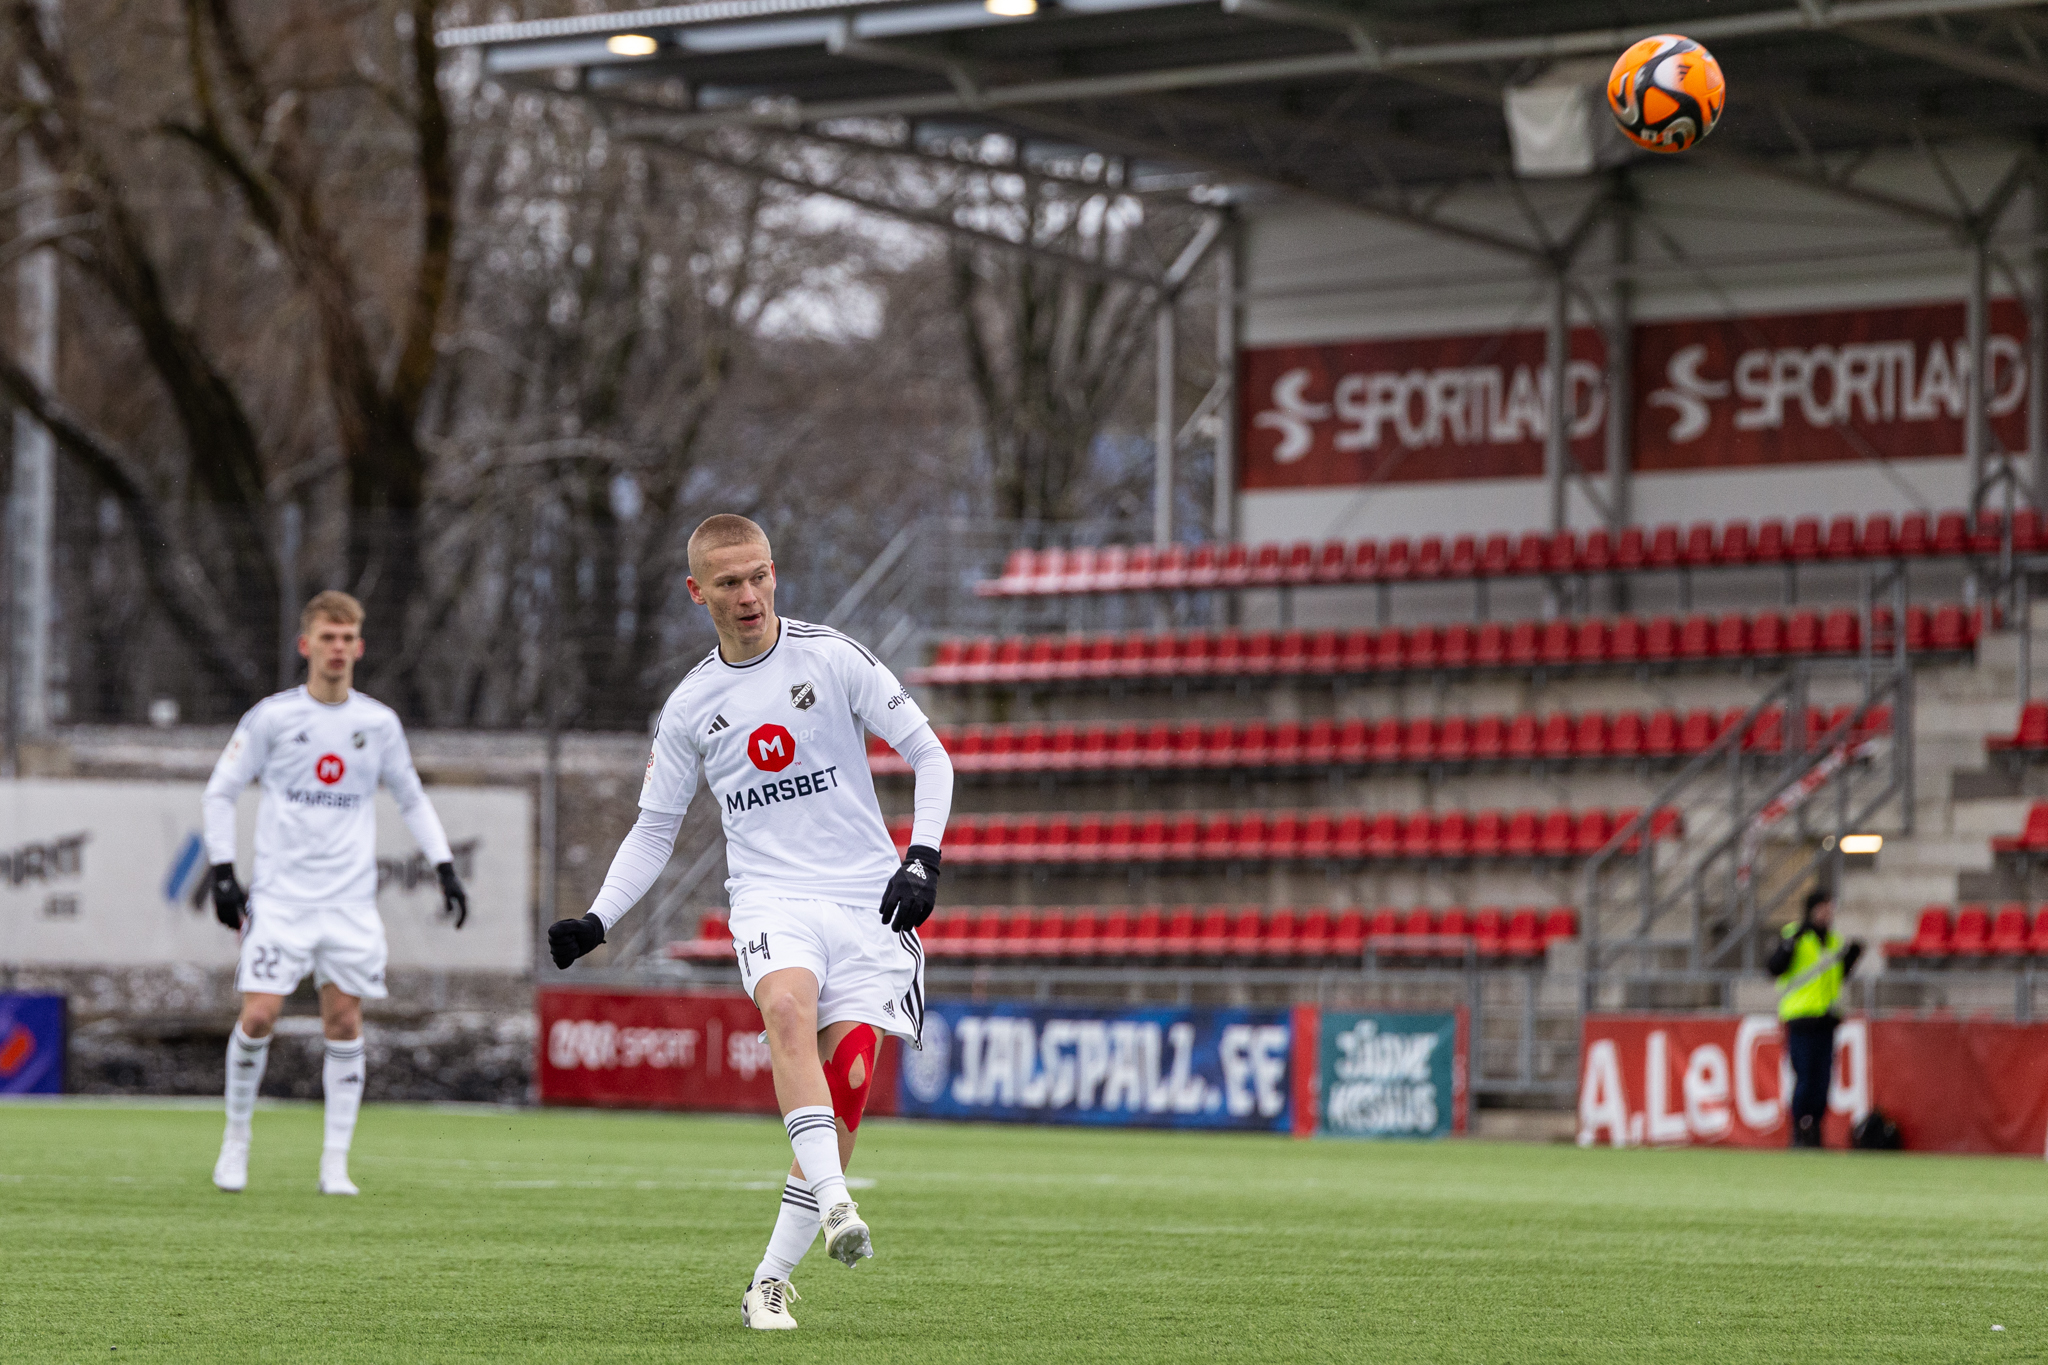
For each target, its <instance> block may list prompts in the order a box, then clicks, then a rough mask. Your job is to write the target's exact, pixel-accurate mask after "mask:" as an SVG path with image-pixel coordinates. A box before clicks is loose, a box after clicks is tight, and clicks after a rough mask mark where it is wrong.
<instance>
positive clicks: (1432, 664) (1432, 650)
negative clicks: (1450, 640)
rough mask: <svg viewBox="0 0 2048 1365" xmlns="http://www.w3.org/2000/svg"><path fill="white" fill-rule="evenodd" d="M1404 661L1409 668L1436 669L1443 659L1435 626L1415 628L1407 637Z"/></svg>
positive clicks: (1441, 647) (1439, 638)
mask: <svg viewBox="0 0 2048 1365" xmlns="http://www.w3.org/2000/svg"><path fill="white" fill-rule="evenodd" d="M1404 657H1405V660H1406V663H1407V666H1408V667H1409V668H1416V669H1421V668H1430V669H1433V668H1436V667H1438V665H1439V664H1440V663H1441V662H1442V659H1443V646H1442V643H1441V637H1440V636H1439V635H1438V633H1437V628H1436V627H1435V626H1417V627H1416V628H1415V629H1414V630H1413V631H1411V632H1410V633H1409V636H1408V647H1407V652H1406V654H1405V656H1404Z"/></svg>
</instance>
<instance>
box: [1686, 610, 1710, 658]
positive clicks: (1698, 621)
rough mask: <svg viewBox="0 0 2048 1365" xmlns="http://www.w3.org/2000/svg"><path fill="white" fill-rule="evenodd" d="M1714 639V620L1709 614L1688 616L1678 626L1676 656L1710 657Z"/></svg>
mask: <svg viewBox="0 0 2048 1365" xmlns="http://www.w3.org/2000/svg"><path fill="white" fill-rule="evenodd" d="M1715 642H1716V639H1715V629H1714V620H1713V618H1712V617H1710V616H1688V617H1686V618H1685V622H1684V624H1682V625H1680V626H1679V628H1678V657H1679V658H1681V659H1710V658H1712V657H1713V656H1714V653H1715V650H1714V645H1715Z"/></svg>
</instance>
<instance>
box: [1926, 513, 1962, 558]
mask: <svg viewBox="0 0 2048 1365" xmlns="http://www.w3.org/2000/svg"><path fill="white" fill-rule="evenodd" d="M1969 548H1970V523H1969V519H1968V518H1967V517H1965V516H1964V515H1963V514H1962V513H1961V512H1943V513H1941V514H1940V515H1939V516H1937V517H1936V518H1935V519H1934V547H1933V549H1932V551H1931V553H1933V554H1937V555H1960V554H1966V553H1968V551H1969Z"/></svg>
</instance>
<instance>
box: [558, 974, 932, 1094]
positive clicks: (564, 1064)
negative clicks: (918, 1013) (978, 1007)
mask: <svg viewBox="0 0 2048 1365" xmlns="http://www.w3.org/2000/svg"><path fill="white" fill-rule="evenodd" d="M534 1008H535V1011H536V1013H537V1014H538V1015H539V1022H540V1038H539V1051H540V1056H539V1057H538V1058H537V1059H536V1063H535V1066H534V1075H535V1076H536V1077H537V1078H538V1080H539V1082H540V1099H541V1103H542V1104H575V1105H593V1106H597V1107H599V1108H608V1109H704V1110H718V1111H723V1112H728V1113H733V1112H737V1113H759V1114H773V1113H776V1112H778V1111H777V1109H776V1105H775V1082H774V1079H773V1077H772V1076H770V1074H769V1070H768V1041H767V1039H766V1038H765V1037H763V1036H762V1033H761V1012H760V1011H759V1010H757V1009H755V1008H754V1002H753V1001H752V1000H749V999H748V998H747V997H746V996H745V995H743V994H741V993H740V992H738V991H720V992H715V993H712V994H706V995H663V994H652V993H650V994H628V993H625V992H619V991H580V990H545V991H541V992H539V993H538V994H537V996H536V998H535V1001H534ZM895 1065H896V1044H895V1042H894V1041H893V1040H890V1041H888V1042H886V1043H885V1045H884V1046H883V1047H882V1049H881V1051H880V1053H879V1054H878V1055H877V1056H876V1058H875V1083H874V1088H873V1090H872V1091H870V1093H869V1100H868V1109H867V1112H869V1113H871V1114H886V1113H891V1112H893V1111H894V1108H895V1104H894V1101H895V1095H896V1083H895V1076H894V1074H893V1073H894V1071H895Z"/></svg>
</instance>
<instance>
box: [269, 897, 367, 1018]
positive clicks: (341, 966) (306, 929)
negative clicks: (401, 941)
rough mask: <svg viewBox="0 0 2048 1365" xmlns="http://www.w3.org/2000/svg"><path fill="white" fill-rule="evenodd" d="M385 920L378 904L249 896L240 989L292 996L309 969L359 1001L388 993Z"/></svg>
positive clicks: (321, 982)
mask: <svg viewBox="0 0 2048 1365" xmlns="http://www.w3.org/2000/svg"><path fill="white" fill-rule="evenodd" d="M389 956H390V951H389V949H387V948H386V947H385V945H384V921H383V919H382V917H380V916H379V915H378V914H377V907H376V906H375V905H293V904H291V903H290V902H287V901H274V900H269V899H262V900H258V899H257V898H255V897H251V898H250V901H249V918H248V919H247V920H246V921H245V922H244V923H243V925H242V960H241V965H240V966H239V967H237V968H236V970H235V989H236V990H238V991H261V992H264V993H266V994H269V995H290V994H291V993H292V992H293V991H295V990H297V989H298V988H299V982H301V981H303V980H304V979H305V977H306V973H307V972H309V971H310V972H312V973H313V974H314V980H315V982H316V983H317V984H319V985H322V986H324V985H326V984H327V983H328V982H330V981H332V982H333V983H334V984H335V985H336V986H338V987H340V988H341V990H342V991H343V992H345V993H346V994H349V995H353V996H355V997H356V998H357V999H358V1000H382V999H383V998H384V963H385V959H386V958H387V957H389Z"/></svg>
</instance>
